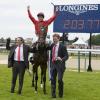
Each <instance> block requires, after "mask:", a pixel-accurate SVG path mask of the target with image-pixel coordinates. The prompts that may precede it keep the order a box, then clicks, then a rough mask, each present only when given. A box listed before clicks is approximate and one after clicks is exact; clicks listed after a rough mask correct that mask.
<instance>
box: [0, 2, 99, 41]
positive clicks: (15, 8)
mask: <svg viewBox="0 0 100 100" xmlns="http://www.w3.org/2000/svg"><path fill="white" fill-rule="evenodd" d="M51 3H53V4H55V5H56V4H58V5H59V4H66V5H68V4H99V3H100V0H84V1H83V0H1V1H0V38H1V37H3V38H8V37H11V38H12V39H14V38H16V37H18V36H21V37H23V38H33V39H34V41H35V40H36V39H37V37H36V35H35V31H34V25H33V23H32V22H31V21H30V19H29V17H28V14H27V6H28V5H30V10H31V13H32V15H33V16H34V17H35V18H36V19H37V16H36V15H37V13H38V12H44V14H45V20H46V19H48V18H50V17H51V16H52V15H53V9H54V7H53V5H52V4H51ZM52 34H54V33H53V23H52V24H51V25H50V26H49V29H48V35H51V36H52ZM76 36H78V37H80V38H82V39H83V40H87V39H89V34H85V33H83V34H82V33H79V34H78V33H69V39H73V38H75V37H76Z"/></svg>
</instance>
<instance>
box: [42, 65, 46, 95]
mask: <svg viewBox="0 0 100 100" xmlns="http://www.w3.org/2000/svg"><path fill="white" fill-rule="evenodd" d="M42 68H43V92H44V94H46V69H47V66H46V65H44V67H42Z"/></svg>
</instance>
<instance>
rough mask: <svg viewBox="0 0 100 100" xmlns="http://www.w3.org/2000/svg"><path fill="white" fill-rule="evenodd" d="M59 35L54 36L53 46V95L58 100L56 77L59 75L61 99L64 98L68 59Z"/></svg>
mask: <svg viewBox="0 0 100 100" xmlns="http://www.w3.org/2000/svg"><path fill="white" fill-rule="evenodd" d="M59 40H60V36H59V34H54V35H53V42H54V43H53V44H52V45H51V48H52V49H51V54H52V55H51V95H52V98H56V76H57V74H58V90H59V97H60V98H62V97H63V75H64V71H65V61H66V60H67V59H68V52H67V49H66V47H65V46H64V45H62V44H60V43H59Z"/></svg>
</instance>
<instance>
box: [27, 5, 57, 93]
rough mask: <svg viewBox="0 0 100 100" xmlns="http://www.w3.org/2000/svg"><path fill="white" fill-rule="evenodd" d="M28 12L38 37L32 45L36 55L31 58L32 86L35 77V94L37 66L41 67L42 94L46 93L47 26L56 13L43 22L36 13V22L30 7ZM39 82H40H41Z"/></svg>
mask: <svg viewBox="0 0 100 100" xmlns="http://www.w3.org/2000/svg"><path fill="white" fill-rule="evenodd" d="M27 11H28V16H29V18H30V19H31V21H32V22H33V24H34V25H35V34H36V36H37V37H38V40H37V42H35V43H34V44H33V46H34V47H35V48H36V53H34V56H33V59H34V60H33V62H32V63H33V80H32V86H34V75H35V81H36V84H35V91H36V92H37V80H38V74H37V73H38V72H37V70H38V69H37V68H38V66H40V67H41V71H42V72H41V75H42V76H41V78H42V80H43V82H44V85H43V92H44V94H45V93H46V88H45V82H46V69H47V59H48V57H47V44H46V36H47V32H48V25H50V24H51V23H52V22H53V21H54V20H55V18H56V13H54V15H53V16H52V17H51V18H49V19H48V20H45V21H44V14H43V13H41V12H40V13H38V14H37V17H38V20H36V19H35V18H34V17H33V16H32V14H31V12H30V6H28V7H27ZM42 80H41V81H42Z"/></svg>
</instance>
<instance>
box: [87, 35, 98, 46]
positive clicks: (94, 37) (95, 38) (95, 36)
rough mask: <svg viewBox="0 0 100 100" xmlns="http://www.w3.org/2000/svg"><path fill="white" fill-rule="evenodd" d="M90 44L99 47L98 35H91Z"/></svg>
mask: <svg viewBox="0 0 100 100" xmlns="http://www.w3.org/2000/svg"><path fill="white" fill-rule="evenodd" d="M89 42H90V39H89V40H88V43H89ZM91 44H92V45H100V34H98V35H93V36H92V38H91Z"/></svg>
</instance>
